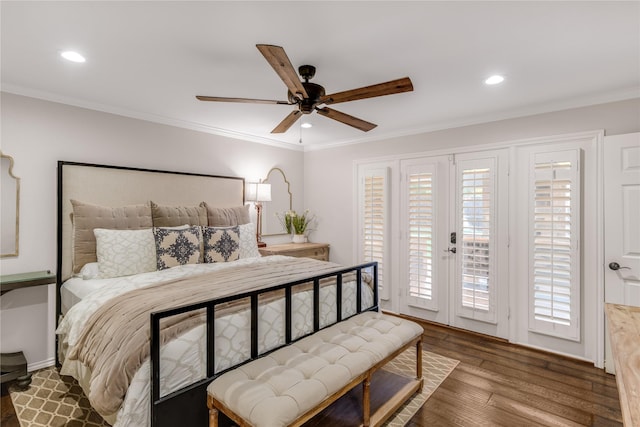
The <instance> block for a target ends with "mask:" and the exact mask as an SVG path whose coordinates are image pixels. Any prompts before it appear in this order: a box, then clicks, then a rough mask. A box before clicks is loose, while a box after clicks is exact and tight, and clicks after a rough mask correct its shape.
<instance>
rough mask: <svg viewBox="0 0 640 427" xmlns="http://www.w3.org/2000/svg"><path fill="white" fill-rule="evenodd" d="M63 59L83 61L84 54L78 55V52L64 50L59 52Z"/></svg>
mask: <svg viewBox="0 0 640 427" xmlns="http://www.w3.org/2000/svg"><path fill="white" fill-rule="evenodd" d="M60 56H62V57H63V58H64V59H66V60H67V61H71V62H85V61H86V59H84V56H82V55H80V54H79V53H78V52H74V51H72V50H66V51H64V52H62V53H61V54H60Z"/></svg>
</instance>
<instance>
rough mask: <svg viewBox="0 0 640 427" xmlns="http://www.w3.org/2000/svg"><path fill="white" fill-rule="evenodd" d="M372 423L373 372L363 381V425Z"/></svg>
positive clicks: (365, 426) (366, 425) (366, 426)
mask: <svg viewBox="0 0 640 427" xmlns="http://www.w3.org/2000/svg"><path fill="white" fill-rule="evenodd" d="M370 423H371V373H369V374H368V375H367V377H366V378H365V379H364V381H362V425H363V426H364V427H368V426H369V424H370Z"/></svg>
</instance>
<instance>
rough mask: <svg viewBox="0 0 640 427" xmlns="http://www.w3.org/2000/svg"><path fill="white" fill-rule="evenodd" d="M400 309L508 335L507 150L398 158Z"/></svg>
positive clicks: (468, 328)
mask: <svg viewBox="0 0 640 427" xmlns="http://www.w3.org/2000/svg"><path fill="white" fill-rule="evenodd" d="M400 169H401V175H402V179H401V185H402V188H401V192H400V194H401V214H400V215H401V221H400V222H401V224H403V226H404V227H405V228H406V229H405V230H401V235H402V240H401V242H402V243H401V255H402V256H401V257H400V258H401V260H403V264H402V266H401V276H402V277H401V283H403V286H404V289H403V290H402V292H401V302H400V311H401V312H402V313H405V314H409V315H412V316H416V317H419V318H423V319H426V320H430V321H434V322H438V323H443V324H447V325H451V326H456V327H460V328H464V329H467V330H471V331H476V332H480V333H484V334H489V335H493V336H498V337H507V335H508V314H509V310H508V297H507V284H506V278H507V277H508V270H507V259H506V258H507V237H508V236H507V230H508V218H507V215H508V211H507V192H508V152H507V150H493V151H485V152H478V153H464V154H457V155H455V156H437V157H428V158H421V159H411V160H406V161H403V162H402V163H401V167H400Z"/></svg>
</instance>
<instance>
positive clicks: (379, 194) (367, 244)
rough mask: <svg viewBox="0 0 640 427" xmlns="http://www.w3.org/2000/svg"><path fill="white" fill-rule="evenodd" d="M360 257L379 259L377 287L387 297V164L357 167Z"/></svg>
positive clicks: (364, 259)
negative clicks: (358, 176) (360, 168)
mask: <svg viewBox="0 0 640 427" xmlns="http://www.w3.org/2000/svg"><path fill="white" fill-rule="evenodd" d="M360 172H361V173H360V179H359V185H360V192H359V193H360V202H359V211H360V212H359V223H360V242H359V258H360V261H361V262H370V261H377V262H378V289H379V295H380V298H382V299H389V290H388V289H387V286H386V284H387V275H388V272H387V259H388V249H387V247H388V245H389V242H388V239H389V232H388V228H389V227H388V222H389V213H388V212H389V191H388V186H389V177H388V175H389V168H388V167H366V166H363V167H362V170H361V171H360Z"/></svg>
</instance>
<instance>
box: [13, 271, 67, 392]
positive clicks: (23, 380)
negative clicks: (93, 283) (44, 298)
mask: <svg viewBox="0 0 640 427" xmlns="http://www.w3.org/2000/svg"><path fill="white" fill-rule="evenodd" d="M55 281H56V275H55V274H52V273H51V272H50V271H36V272H33V273H21V274H7V275H3V276H0V295H4V294H5V293H7V292H9V291H12V290H14V289H23V288H28V287H31V286H40V285H49V284H51V283H55ZM0 371H2V372H1V374H0V383H1V384H4V383H6V382H8V381H13V380H16V384H17V385H18V386H19V387H28V386H29V384H31V374H30V373H29V372H27V359H26V358H25V357H24V353H23V352H21V351H18V352H15V353H2V354H0Z"/></svg>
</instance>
